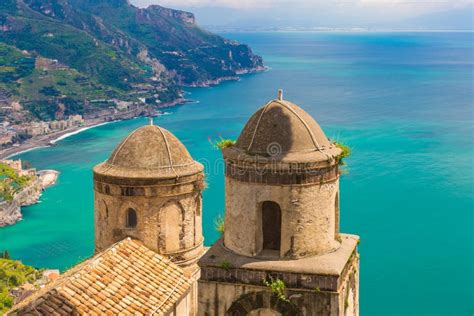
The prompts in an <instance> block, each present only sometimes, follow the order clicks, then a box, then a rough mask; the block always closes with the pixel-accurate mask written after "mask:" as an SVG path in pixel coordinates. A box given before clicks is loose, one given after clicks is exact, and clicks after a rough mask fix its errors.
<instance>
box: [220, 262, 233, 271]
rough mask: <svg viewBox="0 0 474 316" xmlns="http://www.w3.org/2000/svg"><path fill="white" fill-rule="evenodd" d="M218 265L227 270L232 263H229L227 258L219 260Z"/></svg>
mask: <svg viewBox="0 0 474 316" xmlns="http://www.w3.org/2000/svg"><path fill="white" fill-rule="evenodd" d="M219 267H221V268H222V269H224V270H229V269H230V268H232V263H230V262H229V261H227V260H224V261H222V262H221V264H220V266H219Z"/></svg>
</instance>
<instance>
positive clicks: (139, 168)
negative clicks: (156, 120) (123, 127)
mask: <svg viewBox="0 0 474 316" xmlns="http://www.w3.org/2000/svg"><path fill="white" fill-rule="evenodd" d="M202 169H203V168H202V165H201V164H199V163H197V162H195V161H194V160H193V158H192V157H191V155H190V154H189V152H188V150H187V149H186V147H185V146H184V145H183V144H182V143H181V142H180V141H179V140H178V139H177V138H176V136H174V135H173V134H172V133H171V132H169V131H168V130H166V129H164V128H161V127H159V126H156V125H148V126H143V127H141V128H138V129H137V130H135V131H134V132H132V133H131V134H130V135H128V136H127V137H126V138H125V139H124V140H123V141H122V142H121V143H120V144H119V145H118V146H117V147H116V148H115V150H114V151H113V153H112V154H111V155H110V157H109V159H108V160H107V161H105V162H104V163H102V164H99V165H97V166H96V167H95V168H94V172H95V173H98V174H102V175H105V176H112V177H124V178H175V177H180V176H185V175H191V174H195V173H197V172H200V171H202Z"/></svg>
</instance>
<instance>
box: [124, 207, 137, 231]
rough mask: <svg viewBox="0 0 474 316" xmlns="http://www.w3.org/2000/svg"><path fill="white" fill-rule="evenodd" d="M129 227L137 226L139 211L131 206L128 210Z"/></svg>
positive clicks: (127, 223)
mask: <svg viewBox="0 0 474 316" xmlns="http://www.w3.org/2000/svg"><path fill="white" fill-rule="evenodd" d="M126 226H127V228H135V227H137V212H135V210H134V209H133V208H129V209H128V210H127V221H126Z"/></svg>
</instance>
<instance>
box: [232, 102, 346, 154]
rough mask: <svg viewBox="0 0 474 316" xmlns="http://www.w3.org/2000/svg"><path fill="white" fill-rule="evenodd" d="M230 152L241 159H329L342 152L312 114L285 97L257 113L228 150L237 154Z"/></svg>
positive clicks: (268, 104)
mask: <svg viewBox="0 0 474 316" xmlns="http://www.w3.org/2000/svg"><path fill="white" fill-rule="evenodd" d="M231 151H234V154H236V153H237V152H238V153H239V157H240V158H241V159H243V158H249V157H254V158H255V156H257V157H261V158H265V157H266V158H269V157H270V158H279V159H281V160H282V161H288V162H310V161H313V162H315V161H322V160H328V159H330V157H335V156H337V155H338V154H339V153H340V149H339V148H337V147H336V146H335V145H334V144H332V143H331V142H330V141H329V139H328V138H327V137H326V135H325V134H324V132H323V130H322V129H321V127H320V126H319V124H318V123H317V122H316V121H315V120H314V119H313V118H312V117H311V115H309V114H308V113H307V112H305V111H304V110H303V109H302V108H300V107H299V106H297V105H296V104H293V103H291V102H289V101H286V100H283V99H277V100H272V101H270V102H268V103H267V104H266V105H265V106H263V107H261V108H260V109H259V110H258V111H257V112H255V113H254V114H253V115H252V117H251V118H250V119H249V121H248V122H247V124H246V125H245V127H244V128H243V130H242V132H241V134H240V136H239V138H238V140H237V142H236V144H235V145H234V146H233V147H232V148H231V150H228V151H226V152H227V154H230V156H234V157H235V155H232V154H231ZM227 156H229V155H227ZM245 156H246V157H245Z"/></svg>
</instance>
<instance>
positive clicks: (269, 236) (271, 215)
mask: <svg viewBox="0 0 474 316" xmlns="http://www.w3.org/2000/svg"><path fill="white" fill-rule="evenodd" d="M262 233H263V249H269V250H280V244H281V209H280V206H279V205H278V204H277V203H275V202H272V201H265V202H263V203H262Z"/></svg>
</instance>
